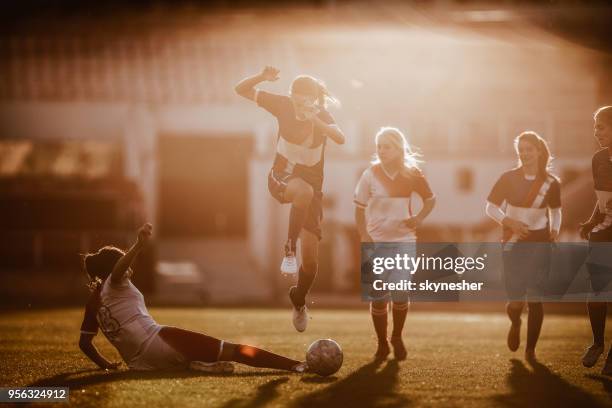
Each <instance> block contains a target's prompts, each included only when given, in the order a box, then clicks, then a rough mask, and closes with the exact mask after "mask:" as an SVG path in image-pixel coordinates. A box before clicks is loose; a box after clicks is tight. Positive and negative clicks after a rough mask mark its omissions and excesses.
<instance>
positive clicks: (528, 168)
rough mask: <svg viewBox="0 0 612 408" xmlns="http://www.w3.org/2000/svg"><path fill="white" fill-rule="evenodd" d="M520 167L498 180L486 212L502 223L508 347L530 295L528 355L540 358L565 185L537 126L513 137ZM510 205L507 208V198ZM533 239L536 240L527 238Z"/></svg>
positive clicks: (516, 340)
mask: <svg viewBox="0 0 612 408" xmlns="http://www.w3.org/2000/svg"><path fill="white" fill-rule="evenodd" d="M514 148H515V151H516V153H517V155H518V160H519V167H516V168H514V169H512V170H509V171H507V172H505V173H503V174H502V175H501V177H500V178H499V179H498V180H497V182H496V183H495V185H494V186H493V189H492V190H491V193H490V194H489V197H488V198H487V206H486V213H487V214H488V215H489V217H491V218H492V219H494V220H495V221H497V222H498V223H499V224H501V225H502V226H503V243H504V252H503V261H504V281H505V285H506V293H507V295H508V299H509V302H508V304H507V305H506V312H507V313H508V317H509V318H510V322H511V326H510V330H509V332H508V338H507V342H508V348H509V349H510V350H512V351H516V350H517V349H518V348H519V345H520V335H521V333H520V328H521V313H522V311H523V307H524V304H525V298H527V299H528V300H527V301H528V307H529V314H528V319H527V345H526V347H525V357H526V358H527V360H530V361H533V360H535V358H536V357H535V347H536V343H537V341H538V337H539V336H540V330H541V328H542V321H543V319H544V309H543V307H542V302H541V299H539V296H540V295H541V290H543V289H544V288H543V287H542V286H543V284H544V283H545V281H546V278H547V271H548V265H549V256H550V252H549V247H548V246H547V245H543V244H538V243H547V242H552V241H555V240H556V239H557V237H558V235H559V229H560V228H561V187H560V183H559V180H558V179H557V178H556V177H555V176H553V175H552V174H551V173H550V172H549V170H550V161H551V156H550V150H549V149H548V144H547V143H546V141H545V140H544V139H542V138H541V137H540V136H539V135H538V134H537V133H535V132H523V133H521V134H520V135H518V136H517V137H516V139H515V140H514ZM503 203H505V208H504V209H502V204H503ZM525 243H532V244H525Z"/></svg>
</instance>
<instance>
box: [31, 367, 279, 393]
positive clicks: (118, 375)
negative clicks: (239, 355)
mask: <svg viewBox="0 0 612 408" xmlns="http://www.w3.org/2000/svg"><path fill="white" fill-rule="evenodd" d="M87 373H91V375H83V374H87ZM282 374H287V372H286V371H278V370H274V371H247V372H238V373H233V374H210V373H203V372H201V371H193V370H167V371H130V370H122V371H108V372H106V371H102V370H98V369H87V370H78V371H72V372H68V373H61V374H57V375H54V376H51V377H46V378H41V379H40V380H38V381H35V382H33V383H31V384H28V387H52V386H55V387H69V388H70V389H71V390H72V389H80V388H84V387H88V386H92V385H99V384H105V383H110V382H120V381H138V380H156V379H160V380H162V379H182V378H195V377H233V378H243V377H262V376H272V375H273V376H278V375H282Z"/></svg>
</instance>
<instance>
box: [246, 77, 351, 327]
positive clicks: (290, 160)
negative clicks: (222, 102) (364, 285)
mask: <svg viewBox="0 0 612 408" xmlns="http://www.w3.org/2000/svg"><path fill="white" fill-rule="evenodd" d="M278 74H279V70H278V69H276V68H273V67H265V68H264V69H263V70H262V72H261V73H259V74H257V75H254V76H251V77H248V78H245V79H243V80H242V81H240V83H238V85H236V93H238V95H240V96H242V97H244V98H246V99H249V100H251V101H253V102H255V103H256V104H257V105H258V106H260V107H262V108H264V109H265V110H267V111H268V112H270V113H271V114H272V115H274V116H275V117H276V120H277V122H278V139H277V143H276V156H275V158H274V164H273V165H272V170H271V171H270V173H269V175H268V190H269V191H270V193H271V194H272V196H273V197H274V198H275V199H276V200H277V201H278V202H280V203H282V204H291V211H290V213H289V231H288V234H287V242H286V244H285V257H284V259H283V262H282V264H281V268H280V269H281V272H283V273H289V274H295V273H298V265H297V259H296V256H295V253H296V245H297V240H298V237H299V238H300V241H301V250H302V251H301V252H302V266H301V267H300V268H299V274H298V282H297V286H293V287H292V288H291V289H290V291H289V298H290V299H291V303H292V304H293V325H294V327H295V328H296V330H297V331H300V332H302V331H304V330H306V326H307V324H308V312H307V308H306V295H307V294H308V292H309V291H310V288H311V286H312V284H313V282H314V279H315V276H316V274H317V269H318V248H319V240H320V239H321V219H322V217H323V207H322V197H323V193H322V187H323V164H324V158H325V145H326V143H327V138H328V137H329V138H330V139H331V140H333V141H334V142H336V143H338V144H343V143H344V134H343V133H342V131H341V130H340V128H339V127H338V126H337V125H336V124H335V122H334V118H333V117H332V116H331V115H330V114H329V112H328V111H327V110H326V102H327V100H332V101H335V99H333V98H331V97H330V95H329V92H328V91H327V88H326V87H325V85H324V84H323V83H322V82H321V81H319V80H318V79H315V78H313V77H311V76H308V75H300V76H298V77H296V78H295V79H294V80H293V82H292V83H291V89H290V94H289V96H286V95H277V94H273V93H270V92H266V91H262V90H259V89H256V88H255V86H256V85H258V84H259V83H261V82H265V81H276V80H277V79H278Z"/></svg>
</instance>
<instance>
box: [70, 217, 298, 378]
mask: <svg viewBox="0 0 612 408" xmlns="http://www.w3.org/2000/svg"><path fill="white" fill-rule="evenodd" d="M151 232H152V227H151V225H150V224H146V225H144V226H143V227H142V228H141V229H140V230H139V232H138V240H137V241H136V243H135V244H134V245H133V246H132V247H131V248H130V249H129V250H128V251H127V252H123V251H121V250H120V249H118V248H115V247H110V246H107V247H104V248H102V249H100V250H99V251H98V252H96V253H93V254H88V255H86V256H85V257H84V259H83V267H84V269H85V272H87V274H88V275H89V278H90V283H89V285H88V286H89V289H90V290H91V292H92V293H91V296H90V299H89V301H88V302H87V306H86V307H85V315H84V317H83V322H82V324H81V337H80V340H79V347H80V348H81V350H82V351H83V353H84V354H85V355H86V356H87V357H89V359H90V360H91V361H93V362H94V363H96V364H97V365H98V366H99V367H100V368H103V369H115V368H117V367H118V366H119V363H117V362H111V361H109V360H108V359H106V358H105V357H104V356H102V355H101V354H100V352H99V351H98V350H97V349H96V347H95V346H94V345H93V343H92V340H93V338H94V336H95V335H96V334H97V333H98V330H99V329H101V330H102V332H103V333H104V335H105V336H106V338H107V339H108V340H109V342H110V343H111V344H112V345H113V346H114V347H115V348H116V349H117V351H118V352H119V354H120V355H121V357H122V358H123V360H124V361H125V363H126V364H127V365H128V367H129V368H130V369H132V370H162V369H174V368H187V367H189V368H191V369H196V370H200V371H205V372H218V373H227V372H231V371H233V365H232V363H230V362H231V361H234V362H238V363H242V364H246V365H249V366H252V367H265V368H274V369H280V370H288V371H293V372H298V373H302V372H305V371H306V369H307V366H306V364H305V363H303V362H300V361H296V360H292V359H289V358H287V357H283V356H280V355H278V354H274V353H270V352H268V351H265V350H262V349H259V348H257V347H253V346H248V345H244V344H234V343H230V342H226V341H223V340H219V339H216V338H214V337H210V336H207V335H205V334H202V333H197V332H193V331H189V330H184V329H180V328H177V327H171V326H163V325H160V324H157V322H155V320H153V318H152V317H151V315H150V314H149V312H148V310H147V308H146V306H145V302H144V297H143V296H142V293H140V291H139V290H138V289H137V288H136V287H135V286H134V285H133V284H132V282H131V281H130V277H131V276H132V270H131V268H130V265H131V264H132V261H133V260H134V258H135V257H136V256H137V255H138V253H139V252H140V250H141V248H142V247H143V245H145V243H146V242H147V241H148V239H149V237H150V236H151Z"/></svg>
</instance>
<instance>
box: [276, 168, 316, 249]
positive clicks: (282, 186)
mask: <svg viewBox="0 0 612 408" xmlns="http://www.w3.org/2000/svg"><path fill="white" fill-rule="evenodd" d="M295 177H299V176H296V175H294V174H291V173H287V172H284V171H277V170H274V169H272V170H270V173H269V174H268V191H270V194H271V195H272V197H274V198H275V199H276V201H278V202H279V203H281V204H288V203H289V201H288V200H285V190H286V189H287V184H288V183H289V180H291V179H292V178H295ZM313 190H314V194H313V196H312V201H311V202H310V207H309V208H308V214H307V215H306V221H305V222H304V229H305V230H307V231H309V232H312V233H313V234H315V235H316V236H317V238H319V240H321V221H322V220H323V192H322V191H321V190H319V189H315V188H314V187H313Z"/></svg>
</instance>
